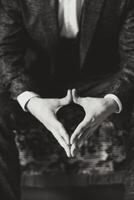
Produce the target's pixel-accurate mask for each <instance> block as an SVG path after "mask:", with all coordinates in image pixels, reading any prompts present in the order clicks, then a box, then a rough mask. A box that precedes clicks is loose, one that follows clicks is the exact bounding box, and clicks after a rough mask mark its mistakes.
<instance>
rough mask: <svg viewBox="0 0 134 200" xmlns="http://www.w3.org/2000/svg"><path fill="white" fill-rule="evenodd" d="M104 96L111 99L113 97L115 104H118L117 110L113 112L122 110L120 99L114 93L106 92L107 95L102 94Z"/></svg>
mask: <svg viewBox="0 0 134 200" xmlns="http://www.w3.org/2000/svg"><path fill="white" fill-rule="evenodd" d="M104 98H105V99H107V98H111V99H113V100H114V101H115V102H116V103H117V105H118V111H116V112H115V113H120V112H121V111H122V103H121V101H120V99H119V98H118V97H117V96H116V95H114V94H107V95H105V96H104Z"/></svg>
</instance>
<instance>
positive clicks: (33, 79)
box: [0, 0, 134, 200]
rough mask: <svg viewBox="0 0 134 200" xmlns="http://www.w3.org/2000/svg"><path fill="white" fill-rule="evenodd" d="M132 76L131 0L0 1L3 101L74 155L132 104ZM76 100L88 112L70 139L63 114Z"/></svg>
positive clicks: (133, 21)
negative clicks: (19, 109) (60, 113)
mask: <svg viewBox="0 0 134 200" xmlns="http://www.w3.org/2000/svg"><path fill="white" fill-rule="evenodd" d="M133 81H134V3H133V1H132V0H118V1H117V0H108V1H106V0H90V1H89V0H79V1H78V0H70V1H66V0H59V1H58V0H39V1H35V0H34V1H31V0H19V1H17V0H12V1H11V0H10V1H9V0H0V87H1V96H2V97H1V99H3V98H4V97H3V96H4V95H5V93H6V95H5V96H6V97H5V99H6V101H8V103H9V102H10V101H12V100H13V102H15V103H16V104H17V103H19V104H20V105H21V107H22V108H23V110H24V111H26V112H27V111H28V112H30V113H31V114H32V115H33V116H34V117H35V118H37V119H38V120H39V121H40V122H41V123H42V124H43V125H44V126H45V127H46V128H47V129H48V130H49V131H50V132H51V133H52V134H53V136H54V137H55V138H56V139H57V141H58V142H59V144H60V145H61V146H62V147H63V148H64V150H65V152H66V154H67V156H68V157H71V156H75V151H76V150H77V149H79V148H80V146H81V145H82V144H83V143H84V141H85V140H86V139H87V138H88V137H89V136H90V135H92V134H93V133H94V131H95V130H96V129H97V128H98V127H99V125H100V124H101V123H102V122H103V121H104V120H106V119H107V118H108V117H109V116H111V115H112V114H114V113H120V112H121V111H122V109H123V110H127V109H128V105H129V106H131V105H132V92H133V89H134V85H133ZM66 92H67V95H66ZM3 93H4V95H3ZM11 99H12V100H11ZM1 101H2V100H1ZM72 102H74V103H76V104H79V105H80V106H82V107H83V109H84V111H85V117H84V119H83V121H82V122H81V123H80V124H79V125H78V126H77V128H76V129H75V130H74V132H73V133H72V136H71V138H70V137H69V135H68V133H67V131H66V130H65V128H64V126H63V124H62V123H61V122H59V121H58V119H57V117H56V112H57V111H58V110H59V109H60V108H61V107H64V106H66V105H69V104H70V103H72ZM5 104H6V103H5ZM2 105H3V104H2ZM1 112H2V111H1ZM121 113H122V112H121ZM119 116H121V114H119ZM1 118H2V119H3V113H2V114H1ZM5 121H6V120H4V123H5ZM8 127H9V126H8ZM2 131H5V132H6V134H7V136H8V137H7V140H8V138H9V131H8V130H6V129H5V127H4V128H3V129H2ZM7 132H8V133H7ZM8 141H9V140H8ZM9 143H10V142H9ZM2 156H3V155H1V157H2ZM16 160H17V158H16ZM16 162H17V161H16ZM5 163H6V162H5ZM9 167H10V166H9ZM10 176H11V175H10ZM3 177H4V180H7V179H6V177H5V176H4V175H3ZM11 179H12V176H11ZM10 188H11V190H12V191H14V190H13V189H12V184H10ZM14 194H17V193H15V191H14ZM6 195H7V194H6ZM5 199H6V197H5ZM9 199H15V196H14V197H13V196H12V197H11V195H10V197H8V200H9Z"/></svg>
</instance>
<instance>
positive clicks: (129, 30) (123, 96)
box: [109, 0, 134, 108]
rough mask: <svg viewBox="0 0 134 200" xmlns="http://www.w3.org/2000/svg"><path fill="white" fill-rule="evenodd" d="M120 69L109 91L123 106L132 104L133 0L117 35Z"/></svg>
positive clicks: (133, 87) (133, 86)
mask: <svg viewBox="0 0 134 200" xmlns="http://www.w3.org/2000/svg"><path fill="white" fill-rule="evenodd" d="M119 54H120V59H121V62H120V71H119V73H118V75H117V77H116V79H115V82H114V83H113V84H112V87H111V89H110V91H109V92H110V93H113V94H115V95H116V96H117V97H118V98H119V99H120V100H121V102H122V105H123V108H127V107H129V106H132V105H133V104H134V1H133V0H132V1H130V4H129V6H128V12H127V14H126V17H125V20H124V22H123V25H122V29H121V32H120V35H119Z"/></svg>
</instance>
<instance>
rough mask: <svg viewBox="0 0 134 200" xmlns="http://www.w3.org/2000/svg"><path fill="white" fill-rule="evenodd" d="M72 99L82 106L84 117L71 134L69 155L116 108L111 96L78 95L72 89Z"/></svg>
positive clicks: (72, 153)
mask: <svg viewBox="0 0 134 200" xmlns="http://www.w3.org/2000/svg"><path fill="white" fill-rule="evenodd" d="M72 96H73V101H74V103H76V104H79V105H80V106H82V107H83V109H84V111H85V117H84V119H83V121H82V122H81V123H80V124H79V125H78V126H77V128H76V129H75V131H74V133H73V134H72V136H71V139H70V142H71V145H72V146H71V155H72V156H74V154H75V150H77V148H80V147H81V146H82V145H83V143H84V141H85V140H87V139H88V138H89V137H90V136H91V135H92V134H93V133H94V131H95V130H96V129H97V128H98V127H99V126H100V125H101V124H102V122H103V121H104V120H106V119H107V118H108V117H109V116H110V115H111V114H113V113H114V112H115V111H116V110H117V109H118V105H117V103H116V102H115V101H114V100H113V99H111V98H106V99H105V98H94V97H79V96H78V95H77V92H76V90H75V89H73V90H72Z"/></svg>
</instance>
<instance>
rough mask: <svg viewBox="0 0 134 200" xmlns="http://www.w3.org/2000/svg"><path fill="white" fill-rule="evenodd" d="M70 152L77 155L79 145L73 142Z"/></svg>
mask: <svg viewBox="0 0 134 200" xmlns="http://www.w3.org/2000/svg"><path fill="white" fill-rule="evenodd" d="M70 154H71V156H72V157H74V156H76V154H77V147H76V144H73V145H72V146H71V150H70Z"/></svg>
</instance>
